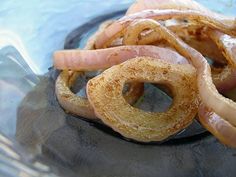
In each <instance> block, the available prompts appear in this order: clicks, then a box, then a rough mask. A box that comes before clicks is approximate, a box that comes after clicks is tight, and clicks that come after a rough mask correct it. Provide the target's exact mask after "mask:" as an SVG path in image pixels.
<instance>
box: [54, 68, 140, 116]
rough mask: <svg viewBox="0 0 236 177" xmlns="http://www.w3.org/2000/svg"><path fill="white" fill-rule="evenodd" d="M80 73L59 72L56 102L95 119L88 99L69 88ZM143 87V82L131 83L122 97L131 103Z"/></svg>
mask: <svg viewBox="0 0 236 177" xmlns="http://www.w3.org/2000/svg"><path fill="white" fill-rule="evenodd" d="M82 75H84V73H83V72H68V71H67V70H65V71H62V72H61V74H60V75H59V76H58V78H57V80H56V83H55V86H56V95H57V99H58V102H59V103H60V105H61V106H62V107H63V108H64V109H65V110H66V111H68V112H69V113H72V114H75V115H78V116H82V117H84V118H88V119H97V117H96V116H95V114H94V111H93V108H92V106H91V105H90V103H89V101H88V99H87V98H83V97H81V96H77V95H75V94H74V93H73V92H72V91H71V90H70V88H71V87H72V86H73V84H74V82H75V81H76V78H77V77H78V76H82ZM143 89H144V88H143V84H141V83H132V84H130V85H129V88H128V91H127V92H125V93H124V98H125V99H126V101H127V102H128V103H129V104H131V105H132V104H134V103H135V102H136V101H137V99H138V98H139V97H140V96H142V94H143Z"/></svg>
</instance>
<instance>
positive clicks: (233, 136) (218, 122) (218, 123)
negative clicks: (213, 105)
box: [198, 104, 236, 148]
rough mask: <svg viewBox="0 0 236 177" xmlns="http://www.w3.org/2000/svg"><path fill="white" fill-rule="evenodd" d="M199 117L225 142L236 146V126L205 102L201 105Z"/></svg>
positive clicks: (206, 126)
mask: <svg viewBox="0 0 236 177" xmlns="http://www.w3.org/2000/svg"><path fill="white" fill-rule="evenodd" d="M198 119H199V121H200V123H201V124H202V125H203V126H204V127H205V128H206V129H207V130H209V131H210V132H211V133H212V134H213V135H214V136H215V137H217V139H219V140H220V142H222V143H223V144H225V145H227V146H230V147H234V148H236V127H235V126H233V125H231V124H230V123H229V122H227V121H226V120H224V119H223V118H221V117H220V116H219V115H217V114H216V113H214V112H213V111H212V110H211V109H209V108H207V107H205V106H204V105H203V104H202V105H200V107H199V112H198Z"/></svg>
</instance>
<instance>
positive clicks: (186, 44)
mask: <svg viewBox="0 0 236 177" xmlns="http://www.w3.org/2000/svg"><path fill="white" fill-rule="evenodd" d="M148 4H150V2H149V1H148V3H147V0H138V1H137V2H136V3H135V4H133V5H132V6H131V7H130V9H129V10H128V11H127V14H126V16H124V17H123V18H121V19H119V20H117V21H113V22H109V24H107V25H104V26H103V27H102V28H100V30H99V32H98V33H97V34H96V37H94V38H93V40H90V42H89V45H90V46H92V47H90V48H89V49H92V50H68V51H57V52H55V54H54V66H55V67H56V68H57V69H63V70H73V72H72V71H71V72H72V73H74V71H78V72H82V71H90V70H99V69H102V70H104V69H105V71H104V72H103V73H102V74H101V75H99V76H97V77H95V78H93V79H91V80H90V81H89V82H88V84H87V94H88V99H89V101H88V100H86V101H87V103H88V104H89V110H88V109H87V110H86V109H84V113H85V114H80V113H81V112H83V111H79V112H77V111H76V110H77V108H76V107H78V110H81V108H80V107H79V106H77V105H76V103H78V102H79V101H75V102H74V103H72V105H76V106H75V107H73V109H70V108H71V107H70V106H68V107H66V106H65V103H66V102H65V101H64V100H62V99H60V95H61V94H63V93H64V92H65V91H63V90H61V89H60V87H58V85H57V84H56V90H57V93H60V94H57V97H58V99H59V102H60V104H61V105H62V106H63V107H64V108H65V109H66V110H69V111H70V112H72V113H76V114H78V115H81V116H84V117H86V113H91V112H92V114H91V116H88V117H92V118H95V117H98V118H99V119H101V120H102V121H103V122H104V123H105V124H106V125H108V126H110V127H111V128H113V129H114V130H115V131H118V132H119V133H120V134H122V135H123V136H125V137H128V138H132V139H135V140H138V141H143V142H149V141H161V140H163V139H165V138H167V137H169V136H171V135H173V134H175V133H177V132H178V131H181V130H182V129H184V128H185V127H186V126H188V125H189V124H190V123H191V122H192V120H193V119H194V117H195V115H196V112H197V111H196V110H198V115H199V121H200V122H201V123H202V125H203V126H204V127H205V128H206V129H208V130H209V131H210V132H211V133H212V134H213V135H214V136H216V137H217V138H218V139H219V140H220V141H221V142H222V143H224V144H227V145H229V146H232V147H236V143H235V140H236V131H235V126H236V103H235V102H234V101H233V100H230V99H228V98H225V97H224V96H222V95H221V94H220V93H223V94H224V93H225V92H226V91H228V90H231V89H233V88H235V87H236V38H234V37H235V36H236V20H235V18H233V17H226V16H223V15H220V14H217V13H214V12H212V11H210V10H208V9H206V8H204V7H203V6H201V5H199V4H198V3H196V2H194V1H192V0H186V1H184V2H183V1H179V0H175V1H174V0H167V1H164V0H152V3H151V4H152V5H151V7H150V5H148ZM91 41H92V42H91ZM87 49H88V48H87ZM137 57H138V58H137ZM205 57H208V58H210V59H211V60H212V61H213V64H212V65H210V64H208V61H207V59H206V58H205ZM190 64H191V65H192V66H190ZM113 65H115V66H113ZM110 67H111V68H110ZM194 68H195V69H194ZM63 73H64V74H65V71H63ZM67 73H69V72H67ZM72 75H73V74H72ZM62 76H63V74H62V75H61V77H62ZM61 77H59V79H58V81H57V83H60V78H61ZM65 80H67V82H66V83H67V84H65V83H64V85H65V87H67V88H69V87H70V86H71V85H70V83H72V82H70V81H69V80H70V79H69V77H68V74H67V79H65ZM130 82H131V83H132V82H134V83H135V82H151V83H162V84H164V85H166V86H167V87H168V88H169V89H170V90H171V94H172V96H173V97H174V102H173V104H172V106H171V107H170V109H169V110H168V111H167V112H165V113H150V112H144V111H141V110H138V109H137V108H134V107H132V106H131V105H130V104H129V103H128V102H127V101H128V100H127V99H124V98H123V94H122V89H123V85H124V84H125V83H130ZM140 85H142V84H139V85H135V86H134V88H139V87H140V88H141V86H140ZM58 88H59V89H58ZM60 90H61V91H62V92H60ZM131 90H133V89H131ZM134 90H135V89H134ZM181 90H182V92H181ZM67 91H68V90H67ZM219 92H220V93H219ZM131 93H132V91H131ZM139 93H141V92H139ZM137 95H140V94H137ZM136 99H137V98H135V99H134V100H136ZM180 100H181V101H180ZM132 102H133V101H132ZM199 103H200V105H199ZM67 105H69V104H67ZM173 110H174V111H173ZM93 111H94V112H93ZM170 112H171V114H170ZM94 113H95V114H94ZM170 115H171V118H170Z"/></svg>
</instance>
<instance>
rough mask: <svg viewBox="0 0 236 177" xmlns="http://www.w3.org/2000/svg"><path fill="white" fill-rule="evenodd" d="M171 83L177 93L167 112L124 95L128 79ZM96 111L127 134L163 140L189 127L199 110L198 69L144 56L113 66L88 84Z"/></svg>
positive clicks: (152, 139)
mask: <svg viewBox="0 0 236 177" xmlns="http://www.w3.org/2000/svg"><path fill="white" fill-rule="evenodd" d="M131 81H135V82H154V83H162V84H167V85H168V86H169V87H170V88H171V90H172V92H173V95H174V101H173V104H172V106H171V107H170V108H169V110H168V111H167V112H164V113H153V112H145V111H143V110H140V109H137V108H134V107H132V106H130V105H129V104H128V103H127V102H126V101H125V99H124V98H123V96H122V89H123V85H124V84H125V83H126V82H131ZM87 94H88V99H89V101H90V103H91V104H92V106H93V108H94V110H95V114H96V115H97V116H98V117H99V118H100V119H101V120H102V121H103V122H104V123H105V124H107V125H109V126H110V127H112V128H113V129H114V130H115V131H117V132H119V133H120V134H122V135H123V136H125V137H127V138H131V139H135V140H137V141H142V142H150V141H161V140H163V139H165V138H167V137H169V136H171V135H173V134H175V133H177V132H179V131H180V130H182V129H183V128H185V127H187V126H188V125H189V124H190V123H191V122H192V121H193V119H194V116H195V115H196V112H197V109H198V91H197V85H196V72H195V69H194V68H193V67H192V66H191V65H174V64H168V63H166V62H163V61H160V60H156V59H152V58H147V57H145V58H144V57H140V58H135V59H131V60H128V61H126V62H124V63H122V64H119V65H116V66H113V67H111V68H109V69H107V70H106V71H104V72H103V73H102V74H101V75H99V76H97V77H95V78H93V79H91V80H90V81H89V82H88V84H87Z"/></svg>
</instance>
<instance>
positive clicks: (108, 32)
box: [95, 9, 236, 48]
mask: <svg viewBox="0 0 236 177" xmlns="http://www.w3.org/2000/svg"><path fill="white" fill-rule="evenodd" d="M136 19H155V20H168V19H188V20H190V21H193V22H194V21H196V22H197V23H199V24H202V25H205V26H209V27H211V28H214V29H217V30H219V31H222V32H224V33H226V34H230V35H234V36H236V22H235V19H234V20H232V18H228V19H227V18H226V17H225V18H224V17H222V16H220V15H217V14H214V15H212V14H211V15H210V14H209V13H207V12H203V11H201V12H200V11H196V10H185V11H181V10H175V9H167V10H146V11H142V12H139V13H135V14H132V15H129V16H125V17H123V18H121V19H120V20H118V21H115V22H114V23H112V24H111V25H110V26H109V27H108V28H106V29H105V30H104V32H103V33H101V34H100V35H99V36H98V38H97V40H96V42H95V47H96V48H105V47H107V46H109V44H111V43H112V41H113V40H114V39H116V38H118V37H121V36H123V35H124V32H125V28H126V27H127V26H128V25H129V24H130V23H131V22H132V21H134V20H136ZM226 20H227V21H228V22H229V21H230V23H226Z"/></svg>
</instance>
